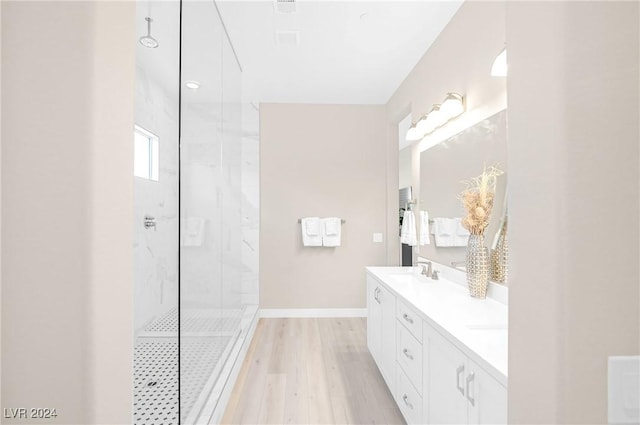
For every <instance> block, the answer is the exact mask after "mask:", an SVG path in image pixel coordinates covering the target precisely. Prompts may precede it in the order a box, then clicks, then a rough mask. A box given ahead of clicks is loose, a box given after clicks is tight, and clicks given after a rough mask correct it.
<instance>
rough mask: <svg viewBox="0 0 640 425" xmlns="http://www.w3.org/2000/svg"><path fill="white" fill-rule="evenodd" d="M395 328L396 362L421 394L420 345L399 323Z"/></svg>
mask: <svg viewBox="0 0 640 425" xmlns="http://www.w3.org/2000/svg"><path fill="white" fill-rule="evenodd" d="M397 326H398V330H397V334H398V337H397V338H398V343H397V344H396V347H397V353H396V359H397V362H398V364H399V365H400V367H401V368H402V369H403V370H404V372H405V373H406V374H407V377H408V378H409V380H410V381H411V383H412V384H413V386H414V387H415V388H416V390H417V391H418V393H419V394H422V344H420V343H419V342H418V340H417V339H416V338H415V337H414V336H413V335H411V333H409V331H408V330H407V329H406V328H405V327H404V326H402V325H401V324H400V323H398V324H397Z"/></svg>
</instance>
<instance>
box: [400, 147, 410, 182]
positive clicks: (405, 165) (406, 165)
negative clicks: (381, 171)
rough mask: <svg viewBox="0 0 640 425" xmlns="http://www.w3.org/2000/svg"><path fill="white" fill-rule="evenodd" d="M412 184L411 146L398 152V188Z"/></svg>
mask: <svg viewBox="0 0 640 425" xmlns="http://www.w3.org/2000/svg"><path fill="white" fill-rule="evenodd" d="M409 186H411V146H408V147H406V148H404V149H402V150H401V151H400V152H399V153H398V189H404V188H405V187H409Z"/></svg>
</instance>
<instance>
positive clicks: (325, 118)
mask: <svg viewBox="0 0 640 425" xmlns="http://www.w3.org/2000/svg"><path fill="white" fill-rule="evenodd" d="M384 125H385V124H384V106H370V105H302V104H262V105H261V106H260V207H261V208H260V253H261V261H260V307H261V308H363V307H365V304H366V296H365V275H364V268H365V266H372V265H383V264H384V255H385V246H384V244H383V243H373V241H372V237H373V233H374V232H380V233H383V234H384V233H385V219H386V216H385V182H386V173H385V161H386V157H385V148H386V146H385V144H386V141H385V133H384V130H385V127H384ZM310 129H312V131H310ZM395 151H396V152H397V151H398V147H397V145H396V147H395ZM396 173H397V168H396ZM396 178H397V175H396ZM395 192H396V198H395V203H394V206H395V207H394V208H395V214H396V217H397V205H398V188H397V186H396V187H395ZM308 216H319V217H332V216H336V217H341V218H344V219H345V220H346V223H345V224H344V225H343V228H342V245H341V246H340V247H337V248H322V247H303V246H302V236H301V229H300V224H299V223H298V219H299V218H301V217H308ZM397 229H398V227H397V218H396V226H395V228H394V232H393V234H392V235H390V234H385V235H384V237H385V239H389V238H391V237H393V238H395V239H397Z"/></svg>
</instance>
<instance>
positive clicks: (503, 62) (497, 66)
mask: <svg viewBox="0 0 640 425" xmlns="http://www.w3.org/2000/svg"><path fill="white" fill-rule="evenodd" d="M491 76H492V77H506V76H507V48H506V47H505V48H504V49H502V51H501V52H500V53H499V54H498V56H496V58H495V59H494V61H493V66H492V67H491Z"/></svg>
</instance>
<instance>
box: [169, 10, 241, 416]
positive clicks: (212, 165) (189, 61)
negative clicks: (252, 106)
mask: <svg viewBox="0 0 640 425" xmlns="http://www.w3.org/2000/svg"><path fill="white" fill-rule="evenodd" d="M223 38H224V33H223V28H222V23H221V21H220V18H219V15H218V12H217V10H216V8H215V5H214V3H213V2H201V1H183V4H182V68H181V79H182V98H181V99H182V102H181V113H182V115H181V140H180V155H181V156H180V213H181V225H182V228H181V244H180V416H181V423H183V424H192V423H196V422H200V421H199V417H200V416H201V415H203V412H206V411H209V410H210V405H211V403H212V400H213V401H215V400H216V399H217V397H216V395H215V391H214V388H216V384H217V381H218V378H219V377H220V373H221V371H222V368H223V365H224V361H225V359H226V357H227V356H228V353H229V350H230V349H229V346H230V345H231V344H232V339H233V338H232V337H233V335H232V334H230V333H229V332H227V329H226V327H225V321H224V319H225V316H224V309H225V304H224V296H225V294H224V267H223V260H224V251H225V249H227V247H228V240H226V239H225V229H224V222H223V217H224V211H225V210H224V209H225V190H226V186H227V180H226V176H225V168H224V156H223V150H224V147H223V145H224V138H223V70H222V66H223V65H222V60H223V50H222V49H223V47H222V46H223ZM189 87H197V88H189ZM203 416H206V414H205V415H203ZM205 419H206V418H205Z"/></svg>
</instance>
